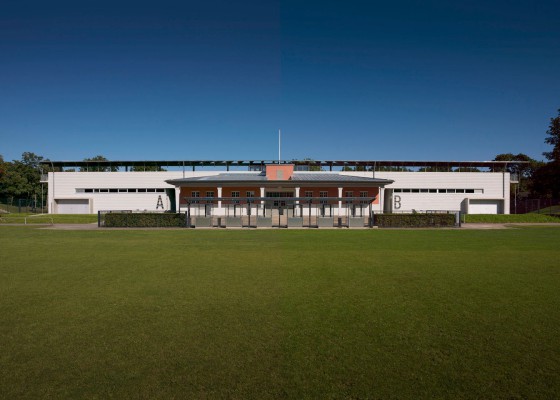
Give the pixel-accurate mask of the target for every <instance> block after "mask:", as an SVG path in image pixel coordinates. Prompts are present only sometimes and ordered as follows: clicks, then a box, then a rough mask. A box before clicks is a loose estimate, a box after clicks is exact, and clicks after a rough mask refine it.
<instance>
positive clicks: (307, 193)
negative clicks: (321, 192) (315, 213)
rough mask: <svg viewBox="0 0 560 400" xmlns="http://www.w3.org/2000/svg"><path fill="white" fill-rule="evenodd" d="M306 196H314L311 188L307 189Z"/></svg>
mask: <svg viewBox="0 0 560 400" xmlns="http://www.w3.org/2000/svg"><path fill="white" fill-rule="evenodd" d="M304 196H305V197H313V192H312V191H310V190H306V191H305V195H304Z"/></svg>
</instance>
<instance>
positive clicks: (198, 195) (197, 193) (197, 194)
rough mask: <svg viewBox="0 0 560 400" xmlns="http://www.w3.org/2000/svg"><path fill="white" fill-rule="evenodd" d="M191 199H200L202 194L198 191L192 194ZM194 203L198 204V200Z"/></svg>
mask: <svg viewBox="0 0 560 400" xmlns="http://www.w3.org/2000/svg"><path fill="white" fill-rule="evenodd" d="M191 197H195V198H198V197H200V192H198V191H195V192H191ZM192 202H193V203H198V200H193V201H192Z"/></svg>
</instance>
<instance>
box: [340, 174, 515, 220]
mask: <svg viewBox="0 0 560 400" xmlns="http://www.w3.org/2000/svg"><path fill="white" fill-rule="evenodd" d="M343 173H344V174H345V175H354V176H369V177H372V176H373V173H372V172H343ZM375 178H382V179H391V180H394V181H395V182H394V183H393V184H391V185H387V186H386V189H474V190H482V192H478V193H454V194H451V193H402V192H401V193H393V199H392V201H393V204H392V206H393V211H398V212H403V211H405V212H406V211H411V210H413V209H414V210H418V211H425V210H456V211H459V210H461V211H466V210H462V207H461V203H462V202H463V200H464V199H466V198H467V199H493V200H496V199H500V200H502V201H503V212H504V213H505V214H509V188H510V183H509V182H510V174H509V173H507V172H505V173H502V172H375ZM396 196H398V197H396ZM399 203H400V204H399ZM396 207H400V208H396ZM500 208H501V209H502V207H500ZM377 210H378V211H381V210H382V206H381V207H378V208H377Z"/></svg>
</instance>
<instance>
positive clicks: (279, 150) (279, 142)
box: [278, 129, 282, 164]
mask: <svg viewBox="0 0 560 400" xmlns="http://www.w3.org/2000/svg"><path fill="white" fill-rule="evenodd" d="M281 148H282V131H281V130H280V129H278V164H280V160H281V159H282V158H281V155H282V154H281Z"/></svg>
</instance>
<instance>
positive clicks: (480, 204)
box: [469, 200, 500, 214]
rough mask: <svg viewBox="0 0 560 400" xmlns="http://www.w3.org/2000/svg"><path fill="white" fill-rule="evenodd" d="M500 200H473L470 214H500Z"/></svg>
mask: <svg viewBox="0 0 560 400" xmlns="http://www.w3.org/2000/svg"><path fill="white" fill-rule="evenodd" d="M499 203H500V200H471V202H470V203H469V214H498V210H499Z"/></svg>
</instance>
